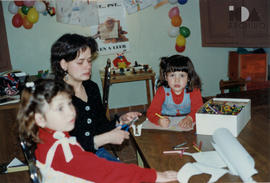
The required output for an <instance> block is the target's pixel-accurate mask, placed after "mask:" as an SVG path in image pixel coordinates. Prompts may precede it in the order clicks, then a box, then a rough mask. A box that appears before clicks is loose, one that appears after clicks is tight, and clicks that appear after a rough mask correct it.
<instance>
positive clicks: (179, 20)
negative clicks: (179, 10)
mask: <svg viewBox="0 0 270 183" xmlns="http://www.w3.org/2000/svg"><path fill="white" fill-rule="evenodd" d="M171 23H172V25H173V26H174V27H179V26H180V25H181V24H182V18H181V17H180V16H179V15H176V16H174V17H172V19H171Z"/></svg>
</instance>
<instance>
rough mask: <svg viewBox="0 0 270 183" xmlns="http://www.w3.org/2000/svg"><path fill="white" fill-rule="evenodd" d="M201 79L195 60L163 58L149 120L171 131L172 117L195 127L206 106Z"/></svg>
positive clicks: (178, 57)
mask: <svg viewBox="0 0 270 183" xmlns="http://www.w3.org/2000/svg"><path fill="white" fill-rule="evenodd" d="M200 89H201V80H200V78H199V76H198V75H197V73H196V71H195V69H194V66H193V64H192V62H191V60H190V59H189V58H188V57H185V56H182V55H173V56H171V57H163V58H161V61H160V76H159V80H158V89H157V92H156V94H155V96H154V98H153V101H152V103H151V105H150V107H149V109H148V110H147V118H148V119H149V121H151V122H152V123H154V124H156V125H160V126H161V127H164V128H168V127H169V125H170V119H169V118H168V116H185V118H184V119H182V120H181V121H180V122H179V123H178V125H179V127H181V128H184V129H189V128H192V125H193V123H195V121H196V120H195V113H196V111H197V110H198V109H199V108H200V107H201V105H203V102H202V96H201V91H200Z"/></svg>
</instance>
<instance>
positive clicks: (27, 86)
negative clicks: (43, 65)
mask: <svg viewBox="0 0 270 183" xmlns="http://www.w3.org/2000/svg"><path fill="white" fill-rule="evenodd" d="M25 87H26V88H31V89H32V90H33V91H34V90H35V83H34V82H27V83H25Z"/></svg>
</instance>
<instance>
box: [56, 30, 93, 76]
mask: <svg viewBox="0 0 270 183" xmlns="http://www.w3.org/2000/svg"><path fill="white" fill-rule="evenodd" d="M87 47H89V48H90V50H91V55H92V58H94V57H96V55H97V49H98V45H97V42H96V41H95V39H93V38H92V37H85V36H82V35H78V34H64V35H63V36H61V37H60V38H59V39H58V40H56V41H55V43H54V44H53V45H52V47H51V69H52V71H53V73H54V74H55V78H56V79H60V80H62V79H63V78H64V76H65V71H64V70H63V69H62V67H61V65H60V61H61V60H62V59H64V60H65V61H66V62H69V61H72V60H74V59H75V58H76V57H78V56H79V55H80V53H81V52H83V51H85V50H86V48H87Z"/></svg>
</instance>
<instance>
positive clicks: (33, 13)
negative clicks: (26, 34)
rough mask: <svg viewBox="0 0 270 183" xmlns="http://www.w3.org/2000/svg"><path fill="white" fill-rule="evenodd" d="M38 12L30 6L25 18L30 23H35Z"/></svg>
mask: <svg viewBox="0 0 270 183" xmlns="http://www.w3.org/2000/svg"><path fill="white" fill-rule="evenodd" d="M38 17H39V14H38V12H37V10H36V9H35V8H31V9H30V10H29V11H28V13H27V19H28V21H29V22H31V23H36V22H37V21H38Z"/></svg>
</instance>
